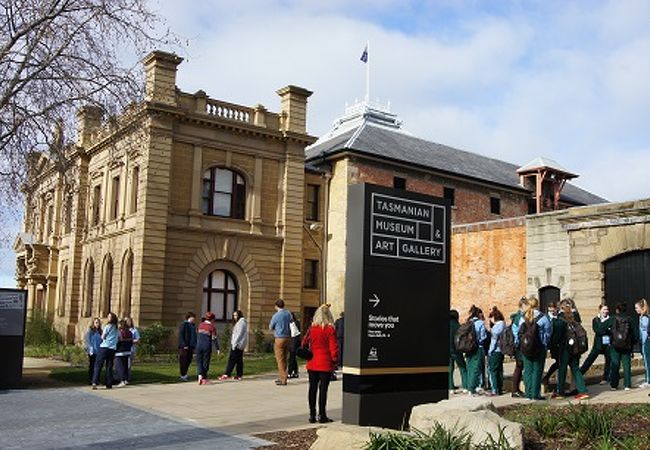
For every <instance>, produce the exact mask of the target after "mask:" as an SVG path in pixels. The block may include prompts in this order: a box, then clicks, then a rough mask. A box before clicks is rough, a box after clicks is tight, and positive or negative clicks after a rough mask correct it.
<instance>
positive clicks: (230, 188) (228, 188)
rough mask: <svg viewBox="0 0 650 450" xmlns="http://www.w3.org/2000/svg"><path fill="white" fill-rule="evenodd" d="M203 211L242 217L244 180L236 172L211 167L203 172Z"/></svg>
mask: <svg viewBox="0 0 650 450" xmlns="http://www.w3.org/2000/svg"><path fill="white" fill-rule="evenodd" d="M202 208H203V213H204V214H207V215H210V216H222V217H232V218H233V219H243V218H244V212H245V210H246V182H245V181H244V177H242V176H241V175H240V174H238V173H237V172H233V171H232V170H228V169H224V168H222V167H212V168H210V169H208V170H206V171H205V173H204V174H203V204H202Z"/></svg>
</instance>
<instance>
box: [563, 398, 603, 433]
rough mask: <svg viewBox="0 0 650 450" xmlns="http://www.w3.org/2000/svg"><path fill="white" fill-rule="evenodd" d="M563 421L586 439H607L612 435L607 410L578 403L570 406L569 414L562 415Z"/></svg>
mask: <svg viewBox="0 0 650 450" xmlns="http://www.w3.org/2000/svg"><path fill="white" fill-rule="evenodd" d="M564 422H565V424H566V425H567V426H570V427H572V428H573V429H574V430H575V432H576V433H578V434H580V435H582V436H583V437H584V438H585V439H587V440H593V439H599V438H604V439H608V440H609V439H611V437H612V427H613V425H612V418H611V414H610V413H609V412H608V411H601V410H599V409H597V408H594V407H588V406H585V405H580V406H578V407H577V408H576V407H572V408H570V410H569V414H567V415H566V416H564Z"/></svg>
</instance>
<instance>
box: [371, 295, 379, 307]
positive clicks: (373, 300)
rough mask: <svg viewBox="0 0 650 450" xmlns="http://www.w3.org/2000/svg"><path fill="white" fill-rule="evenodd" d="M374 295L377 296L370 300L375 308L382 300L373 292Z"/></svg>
mask: <svg viewBox="0 0 650 450" xmlns="http://www.w3.org/2000/svg"><path fill="white" fill-rule="evenodd" d="M372 296H373V297H375V298H369V299H368V301H369V302H370V303H372V307H373V308H376V307H377V305H378V304H379V302H380V301H381V300H379V297H377V294H372Z"/></svg>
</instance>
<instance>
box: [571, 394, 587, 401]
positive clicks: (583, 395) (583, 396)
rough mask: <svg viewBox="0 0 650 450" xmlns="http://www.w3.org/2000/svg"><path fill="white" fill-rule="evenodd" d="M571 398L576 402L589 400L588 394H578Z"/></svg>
mask: <svg viewBox="0 0 650 450" xmlns="http://www.w3.org/2000/svg"><path fill="white" fill-rule="evenodd" d="M573 398H575V399H576V400H587V399H588V398H589V394H587V393H586V392H583V393H582V394H578V395H576V396H575V397H573Z"/></svg>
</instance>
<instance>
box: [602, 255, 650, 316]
mask: <svg viewBox="0 0 650 450" xmlns="http://www.w3.org/2000/svg"><path fill="white" fill-rule="evenodd" d="M642 298H645V299H650V250H640V251H634V252H629V253H623V254H622V255H618V256H615V257H613V258H611V259H610V260H608V261H606V262H605V301H606V303H607V305H609V310H610V311H611V313H612V314H613V313H614V307H615V306H616V304H617V303H620V302H623V303H625V304H626V306H627V314H628V315H629V317H630V318H631V319H632V321H633V323H634V324H635V325H634V326H638V316H637V315H636V313H635V312H634V304H635V303H636V302H637V301H639V299H642Z"/></svg>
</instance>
